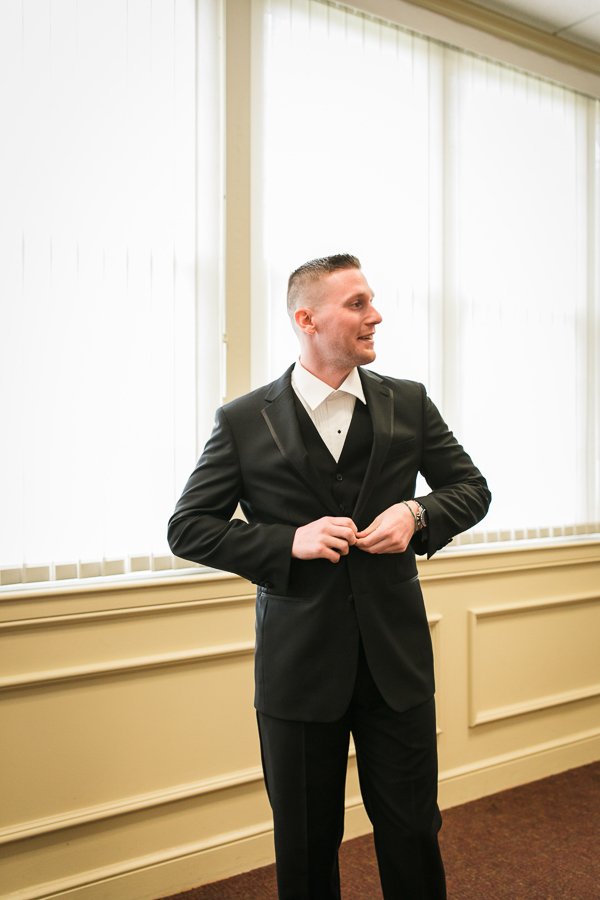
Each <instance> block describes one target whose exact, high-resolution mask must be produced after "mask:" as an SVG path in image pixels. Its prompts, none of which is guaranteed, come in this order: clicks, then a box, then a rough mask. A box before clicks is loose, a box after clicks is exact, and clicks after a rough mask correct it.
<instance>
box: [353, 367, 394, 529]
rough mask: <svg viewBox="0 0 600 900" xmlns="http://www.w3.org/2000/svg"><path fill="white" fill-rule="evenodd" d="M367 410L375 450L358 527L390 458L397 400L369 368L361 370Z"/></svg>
mask: <svg viewBox="0 0 600 900" xmlns="http://www.w3.org/2000/svg"><path fill="white" fill-rule="evenodd" d="M358 371H359V374H360V379H361V381H362V386H363V390H364V392H365V399H366V401H367V408H368V410H369V413H370V415H371V423H372V425H373V447H372V449H371V456H370V459H369V464H368V466H367V471H366V472H365V477H364V479H363V483H362V486H361V489H360V493H359V495H358V499H357V501H356V506H355V507H354V511H353V514H352V518H353V519H354V521H355V522H356V523H357V524H358V521H359V519H360V518H361V515H362V514H363V511H364V508H365V506H366V504H367V502H368V500H369V496H370V494H371V491H372V489H373V487H374V485H375V482H376V481H377V477H378V475H379V472H380V471H381V467H382V465H383V462H384V460H385V458H386V456H387V452H388V450H389V447H390V441H391V440H392V434H393V431H394V398H393V396H392V392H391V390H390V388H388V387H386V385H385V384H384V383H383V381H382V379H381V378H380V377H379V376H378V375H375V373H374V372H369V371H368V370H366V369H359V370H358Z"/></svg>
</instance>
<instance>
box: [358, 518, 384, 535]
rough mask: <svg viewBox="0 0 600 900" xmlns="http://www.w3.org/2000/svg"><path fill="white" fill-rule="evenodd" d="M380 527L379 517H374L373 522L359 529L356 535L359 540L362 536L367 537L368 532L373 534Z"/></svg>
mask: <svg viewBox="0 0 600 900" xmlns="http://www.w3.org/2000/svg"><path fill="white" fill-rule="evenodd" d="M378 527H379V523H378V522H377V519H374V520H373V522H371V524H370V525H367V527H366V528H364V529H363V530H362V531H357V532H356V537H357V538H358V539H359V540H360V539H362V538H365V537H366V536H367V535H368V534H372V532H373V531H375V530H376V529H377V528H378Z"/></svg>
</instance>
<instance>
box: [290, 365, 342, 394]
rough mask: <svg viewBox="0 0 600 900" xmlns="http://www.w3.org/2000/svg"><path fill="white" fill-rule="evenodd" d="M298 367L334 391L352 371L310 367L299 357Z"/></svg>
mask: <svg viewBox="0 0 600 900" xmlns="http://www.w3.org/2000/svg"><path fill="white" fill-rule="evenodd" d="M299 362H300V365H301V366H302V368H303V369H306V371H307V372H310V374H311V375H314V376H315V378H318V379H319V380H320V381H323V382H325V384H328V385H329V387H331V388H333V389H334V391H337V389H338V388H339V386H340V385H341V384H343V383H344V381H345V380H346V378H347V377H348V375H349V374H350V372H351V371H352V369H341V370H340V369H330V368H324V367H322V366H312V365H311V364H310V363H307V362H305V360H303V359H302V357H300V360H299Z"/></svg>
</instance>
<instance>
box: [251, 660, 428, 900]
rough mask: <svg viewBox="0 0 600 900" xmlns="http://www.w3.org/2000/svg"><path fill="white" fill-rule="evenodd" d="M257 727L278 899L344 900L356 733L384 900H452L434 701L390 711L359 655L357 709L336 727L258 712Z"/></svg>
mask: <svg viewBox="0 0 600 900" xmlns="http://www.w3.org/2000/svg"><path fill="white" fill-rule="evenodd" d="M258 726H259V733H260V741H261V752H262V762H263V771H264V774H265V782H266V786H267V792H268V795H269V801H270V803H271V807H272V809H273V820H274V827H275V855H276V869H277V885H278V891H279V898H280V900H337V898H340V897H341V894H340V878H339V867H338V850H339V846H340V843H341V841H342V835H343V831H344V787H345V780H346V765H347V758H348V744H349V736H350V733H352V735H353V737H354V744H355V747H356V759H357V764H358V774H359V780H360V787H361V793H362V797H363V802H364V805H365V809H366V811H367V814H368V816H369V818H370V820H371V823H372V825H373V835H374V840H375V850H376V853H377V862H378V865H379V875H380V879H381V886H382V891H383V896H384V898H385V900H443V898H445V897H446V888H445V878H444V867H443V864H442V859H441V856H440V850H439V845H438V839H437V834H438V831H439V829H440V826H441V816H440V812H439V809H438V806H437V748H436V732H435V705H434V700H433V698H432V699H431V700H428V701H427V702H425V703H423V704H422V705H420V706H417V707H415V708H413V709H410V710H407V711H406V712H402V713H398V712H396V711H395V710H393V709H391V708H390V707H389V706H388V705H387V704H386V703H385V701H384V700H383V698H382V696H381V694H380V693H379V690H378V689H377V686H376V685H375V683H374V681H373V678H372V677H371V673H370V671H369V668H368V665H367V662H366V659H365V656H364V653H363V652H362V647H361V653H360V657H359V664H358V672H357V678H356V684H355V688H354V693H353V697H352V702H351V704H350V706H349V708H348V710H347V712H346V714H345V715H344V716H343V717H342V718H341V719H340V720H338V721H337V722H296V721H288V720H284V719H276V718H273V717H271V716H267V715H265V714H264V713H260V712H259V713H258Z"/></svg>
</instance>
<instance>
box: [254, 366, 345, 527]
mask: <svg viewBox="0 0 600 900" xmlns="http://www.w3.org/2000/svg"><path fill="white" fill-rule="evenodd" d="M290 375H291V368H290V369H288V371H287V372H285V373H284V374H283V375H282V376H281V378H279V379H278V380H277V381H276V382H274V383H273V384H272V386H271V388H270V390H269V392H268V393H267V395H266V397H265V399H266V401H267V405H266V406H265V407H264V408H263V409H262V410H261V414H262V417H263V419H264V420H265V422H266V423H267V426H268V428H269V431H270V432H271V435H272V437H273V440H274V441H275V443H276V445H277V447H278V449H279V452H280V453H281V455H282V456H283V457H284V459H286V460H287V462H288V463H289V464H290V465H292V466H293V467H294V469H296V471H297V472H298V474H299V475H300V477H301V478H302V480H303V481H304V483H305V484H306V486H307V487H308V488H309V489H310V490H311V491H312V493H313V494H315V495H316V496H317V497H318V499H319V500H320V501H321V503H322V505H323V506H324V507H325V508H326V510H327V511H328V512H329V514H330V515H332V516H335V515H339V512H338V510H337V509H336V507H335V503H334V501H333V498H332V496H331V493H330V492H329V491H328V490H327V487H326V485H324V484H323V482H322V481H321V478H320V477H319V475H318V473H317V470H316V469H315V468H314V466H313V465H312V463H311V461H310V458H309V456H308V453H307V451H306V447H305V446H304V441H303V440H302V435H301V433H300V425H299V424H298V417H297V415H296V407H295V404H294V389H293V387H292V383H291V380H290Z"/></svg>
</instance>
